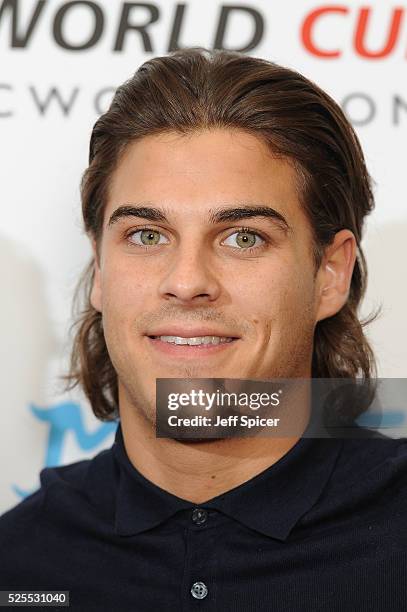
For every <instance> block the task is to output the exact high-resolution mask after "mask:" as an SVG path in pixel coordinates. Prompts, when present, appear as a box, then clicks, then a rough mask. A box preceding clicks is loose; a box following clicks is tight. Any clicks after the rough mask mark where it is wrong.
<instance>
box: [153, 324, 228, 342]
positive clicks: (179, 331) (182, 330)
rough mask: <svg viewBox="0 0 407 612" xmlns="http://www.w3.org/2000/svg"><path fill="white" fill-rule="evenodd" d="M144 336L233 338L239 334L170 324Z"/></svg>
mask: <svg viewBox="0 0 407 612" xmlns="http://www.w3.org/2000/svg"><path fill="white" fill-rule="evenodd" d="M146 336H149V337H150V338H154V337H157V336H180V337H182V338H196V337H197V336H219V337H220V338H233V339H237V338H240V336H238V335H236V334H235V333H234V332H233V331H231V332H229V331H225V330H219V329H214V328H213V327H212V328H205V327H196V328H191V327H182V326H176V325H174V326H171V327H159V328H157V329H154V330H151V331H149V332H148V333H147V334H146Z"/></svg>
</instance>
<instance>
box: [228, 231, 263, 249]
mask: <svg viewBox="0 0 407 612" xmlns="http://www.w3.org/2000/svg"><path fill="white" fill-rule="evenodd" d="M233 236H236V238H234V239H233ZM256 237H258V238H260V240H263V239H262V238H261V236H260V235H259V234H257V232H253V231H251V230H240V231H238V232H234V233H233V234H231V235H230V236H228V238H227V239H226V241H225V244H227V246H232V247H235V246H236V244H237V245H238V247H240V248H242V249H247V248H251V247H255V246H260V245H257V244H256ZM231 239H232V240H233V242H234V244H233V243H229V244H228V243H227V241H228V240H231Z"/></svg>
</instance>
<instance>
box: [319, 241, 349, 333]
mask: <svg viewBox="0 0 407 612" xmlns="http://www.w3.org/2000/svg"><path fill="white" fill-rule="evenodd" d="M356 250H357V245H356V238H355V236H354V234H353V233H352V232H351V231H350V230H348V229H343V230H341V231H339V232H337V234H336V235H335V238H334V240H333V242H332V243H331V244H330V245H328V247H326V249H325V253H324V256H323V259H322V262H321V265H320V267H319V270H318V273H317V287H318V303H317V316H316V321H321V320H323V319H326V318H327V317H332V316H333V315H335V314H336V313H337V312H339V311H340V309H341V308H342V307H343V306H344V305H345V304H346V302H347V300H348V297H349V289H350V283H351V279H352V273H353V268H354V265H355V260H356Z"/></svg>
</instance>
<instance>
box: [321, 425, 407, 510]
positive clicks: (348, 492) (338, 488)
mask: <svg viewBox="0 0 407 612" xmlns="http://www.w3.org/2000/svg"><path fill="white" fill-rule="evenodd" d="M341 443H342V446H341V451H340V452H339V455H338V458H337V461H336V464H335V467H334V470H333V472H332V475H331V478H330V480H329V482H328V485H327V487H326V489H325V491H324V495H323V499H325V500H326V501H327V502H330V503H333V504H335V505H337V507H338V509H339V508H340V507H342V508H343V509H345V508H346V507H348V508H349V509H351V508H353V509H356V508H357V507H359V508H360V507H361V506H363V505H366V506H369V507H370V509H373V508H374V507H376V508H377V509H379V508H381V511H382V512H390V508H393V509H394V508H396V507H397V506H399V507H400V508H401V507H404V508H405V509H406V510H407V438H398V439H395V438H389V437H387V436H382V435H381V436H373V437H364V438H353V439H352V438H349V439H343V440H342V441H341ZM386 508H387V510H386Z"/></svg>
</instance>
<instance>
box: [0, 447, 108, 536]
mask: <svg viewBox="0 0 407 612" xmlns="http://www.w3.org/2000/svg"><path fill="white" fill-rule="evenodd" d="M112 463H113V462H112V458H111V452H110V449H108V450H105V451H102V452H100V453H99V454H98V455H96V456H95V457H93V459H86V460H83V461H77V462H75V463H71V464H68V465H62V466H56V467H47V468H44V469H42V470H41V472H40V487H39V489H38V490H37V491H35V492H34V493H32V494H31V495H29V496H28V497H26V498H25V499H24V500H23V501H21V502H20V503H18V504H17V505H16V506H14V507H13V508H11V509H10V510H8V511H7V512H5V513H4V514H3V515H1V516H0V548H2V547H4V546H7V544H8V543H9V542H13V543H16V542H17V541H18V540H21V541H22V540H24V539H25V538H31V539H32V538H33V537H34V536H35V534H37V535H38V534H39V532H40V531H41V530H43V529H44V527H45V525H46V523H47V524H48V525H50V524H51V523H53V522H54V523H55V524H56V523H59V524H60V525H62V524H64V525H65V528H66V530H68V529H69V523H70V522H72V521H74V520H75V519H76V517H80V516H84V514H86V511H87V510H88V511H91V506H92V503H93V502H95V503H96V504H97V499H98V494H99V493H100V491H101V490H102V489H103V487H102V482H103V481H104V482H105V484H106V485H107V484H108V483H109V476H112V474H111V470H112V468H113V465H112ZM110 480H111V478H110Z"/></svg>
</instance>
